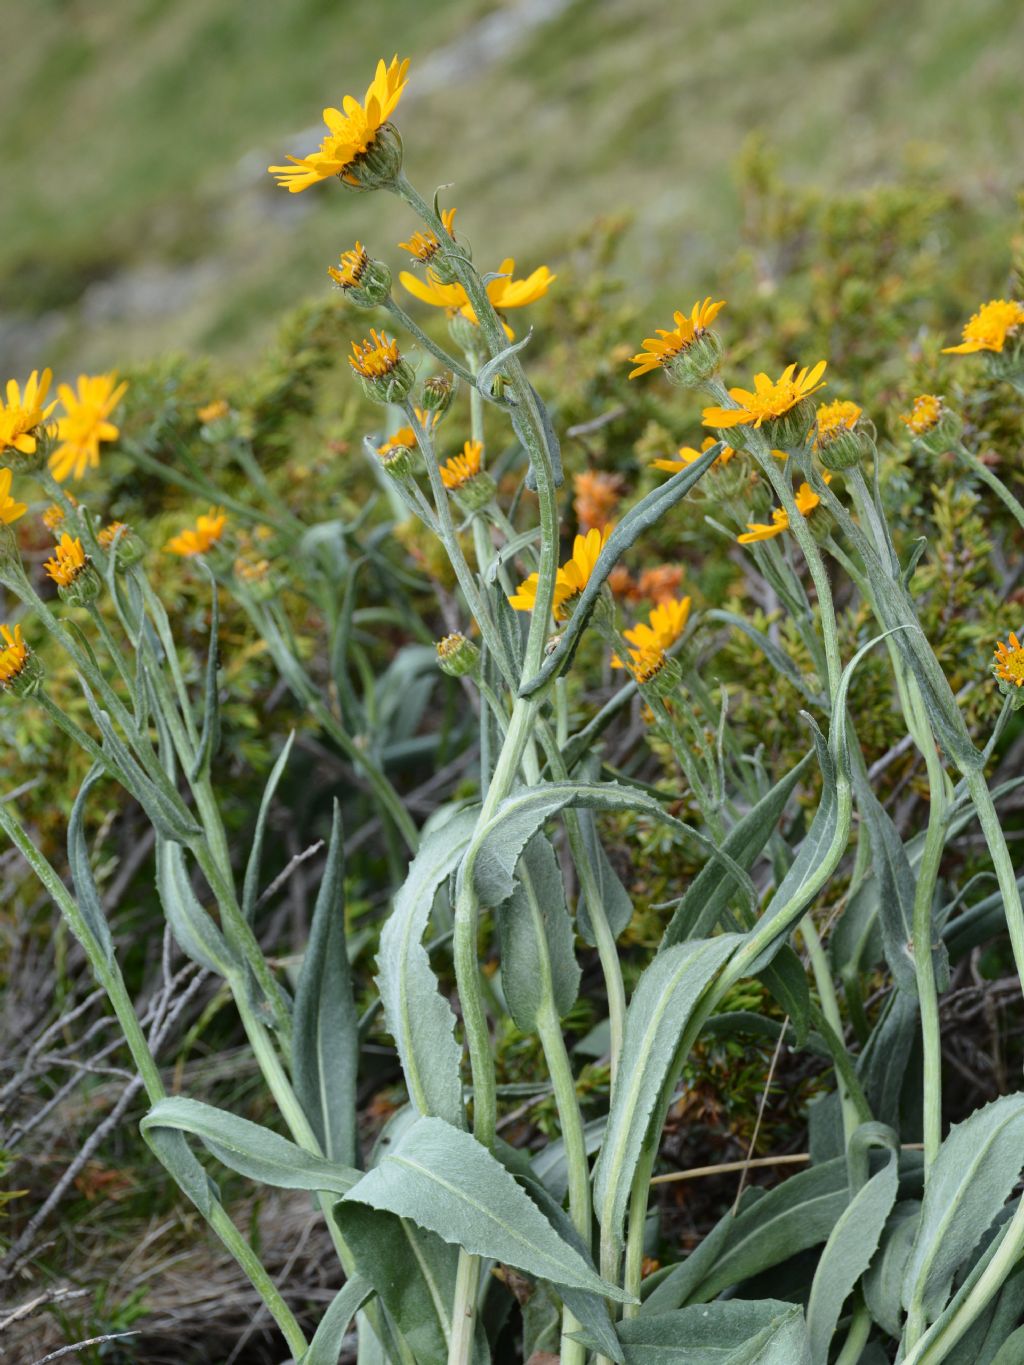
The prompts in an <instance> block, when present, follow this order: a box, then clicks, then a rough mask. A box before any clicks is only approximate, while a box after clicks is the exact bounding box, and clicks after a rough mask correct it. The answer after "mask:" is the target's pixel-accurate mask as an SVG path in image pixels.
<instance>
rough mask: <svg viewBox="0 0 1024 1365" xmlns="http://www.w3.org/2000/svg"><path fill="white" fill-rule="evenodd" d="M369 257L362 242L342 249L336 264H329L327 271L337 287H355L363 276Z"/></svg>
mask: <svg viewBox="0 0 1024 1365" xmlns="http://www.w3.org/2000/svg"><path fill="white" fill-rule="evenodd" d="M369 264H370V257H369V255H368V253H367V250H366V248H365V247H364V246H363V244H362V242H356V244H355V246H354V247H350V248H349V250H348V251H343V252H342V253H341V257H340V258H339V260H338V264H337V265H329V266H328V267H327V273H328V275H330V277H331V279H332V280H333V281H334V283H335V284H336V285H337V286H338V288H339V289H355V288H356V286H357V285H358V284H359V281H360V280H361V279H362V278H363V274H364V272H365V270H366V267H367V266H368V265H369Z"/></svg>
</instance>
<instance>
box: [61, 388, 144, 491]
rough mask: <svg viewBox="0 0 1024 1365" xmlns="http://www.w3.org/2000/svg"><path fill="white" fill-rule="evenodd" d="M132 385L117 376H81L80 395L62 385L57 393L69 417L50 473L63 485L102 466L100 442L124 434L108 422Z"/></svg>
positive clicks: (115, 438)
mask: <svg viewBox="0 0 1024 1365" xmlns="http://www.w3.org/2000/svg"><path fill="white" fill-rule="evenodd" d="M127 388H128V385H127V384H125V383H122V384H118V383H117V375H116V373H111V374H97V375H92V376H90V375H86V374H80V375H79V376H78V392H77V393H76V392H75V390H74V389H72V388H71V387H70V386H69V385H68V384H61V385H60V386H59V387H58V389H57V392H58V394H59V395H60V401H61V402H62V403H63V404H64V413H65V415H64V416H63V417H62V418H61V419H60V421H59V422H58V423H57V435H58V437H59V439H60V441H61V444H60V445H59V446H58V447H57V449H56V450H55V451H54V452H53V454H52V455H51V456H50V473H51V474H52V475H53V477H54V478H55V479H56V480H57V481H58V482H59V483H63V482H64V480H65V479H66V478H68V477H69V475H70V476H73V477H74V478H76V479H80V478H81V477H82V475H83V474H84V473H85V471H86V470H87V469H89V468H90V467H91V468H93V469H95V468H96V467H97V465H98V464H99V462H100V442H101V441H116V440H117V438H118V436H119V435H120V431H119V430H118V428H117V427H115V426H114V424H113V423H112V422H108V421H107V418H108V417H109V416H110V414H111V413H112V412H113V411H114V409H115V408H116V407H117V405H118V403H120V401H121V399H122V398H123V397H124V393H125V390H126V389H127Z"/></svg>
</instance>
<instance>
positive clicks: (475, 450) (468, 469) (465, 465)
mask: <svg viewBox="0 0 1024 1365" xmlns="http://www.w3.org/2000/svg"><path fill="white" fill-rule="evenodd" d="M483 453H484V443H483V441H467V442H466V443H465V445H463V447H462V454H461V455H453V456H452V458H451V459H450V460H446V461H445V462H444V464H443V465H442V466H441V482H442V483H443V484H444V486H445V488H447V489H449V490H450V491H451V492H455V490H456V489H458V488H461V487H462V486H463V484H466V483H469V481H470V479H475V478H476V476H477V475H478V474H479V473H480V457H481V455H483Z"/></svg>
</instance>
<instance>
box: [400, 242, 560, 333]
mask: <svg viewBox="0 0 1024 1365" xmlns="http://www.w3.org/2000/svg"><path fill="white" fill-rule="evenodd" d="M515 269H516V263H515V261H514V260H513V258H512V257H511V256H508V257H506V259H505V260H503V261H502V263H501V265H500V266H499V267H498V270H497V271H496V274H497V276H498V277H499V278H496V279H492V280H490V281H489V282H488V284H487V285H485V289H486V291H487V297H488V298H489V299H490V301H491V303H492V305H493V306H494V308H495V309H496V310H497V311H498V312H499V313H504V312H507V311H508V310H509V309H510V308H525V307H526V305H527V304H530V303H535V302H536V300H537V299H540V298H543V297H544V295H545V294H546V293H547V292H548V290H549V289H550V288H551V285H552V284H553V283H554V282H555V280H556V279H557V278H558V276H557V275H552V273H551V271H550V270H549V269H548V268H547V266H546V265H542V266H539V267H538V268H537V269H536V270H535V271H534V272H533V273H532V274H531V275H527V276H526V278H525V279H522V280H517V279H515V278H514V276H515ZM398 278H399V279H400V280H401V281H402V283H403V284H404V285H405V287H406V289H408V291H409V293H410V294H412V295H413V297H414V298H417V299H419V300H420V302H421V303H429V304H430V305H431V306H432V307H434V308H445V309H447V310H448V312H449V313H453V314H458V315H459V316H460V317H463V318H465V319H466V321H467V322H471V323H474V324H475V323H476V322H477V316H476V313H475V312H474V311H473V305H472V304H471V303H470V301H469V295H468V294H467V293H466V291H465V289H463V287H462V285H461V284H458V283H456V284H442V283H441V281H440V280H439V279H438V278H437V276H436V275H434V274H433V273H432V272H431V271H429V270H428V271H427V278H426V279H425V280H421V279H419V278H418V277H417V276H416V275H412V274H410V273H409V271H408V270H403V271H402V273H401V274H400V275H399V277H398Z"/></svg>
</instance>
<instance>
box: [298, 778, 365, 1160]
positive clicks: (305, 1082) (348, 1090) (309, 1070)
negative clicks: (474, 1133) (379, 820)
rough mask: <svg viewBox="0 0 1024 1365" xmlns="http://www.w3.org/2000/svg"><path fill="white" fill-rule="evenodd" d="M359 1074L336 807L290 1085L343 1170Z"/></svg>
mask: <svg viewBox="0 0 1024 1365" xmlns="http://www.w3.org/2000/svg"><path fill="white" fill-rule="evenodd" d="M358 1070H359V1015H358V1013H357V1012H356V1004H355V1000H354V998H353V995H352V975H351V971H350V969H349V961H348V949H347V946H346V943H345V854H344V848H343V833H342V827H341V810H340V807H339V806H338V803H337V802H335V803H334V817H333V823H332V826H331V842H330V845H329V847H328V850H327V864H326V866H325V867H324V873H323V880H322V881H321V882H320V890H319V892H318V894H317V898H316V907H315V909H314V911H313V923H312V926H311V928H310V931H309V942H308V943H307V944H306V952H305V955H304V957H303V959H302V969H301V971H300V972H299V981H298V986H297V987H296V991H295V1007H294V1027H293V1030H292V1078H293V1084H294V1086H295V1093H296V1095H297V1096H298V1100H299V1103H300V1104H301V1105H302V1108H303V1109H304V1111H305V1114H306V1117H307V1118H308V1119H309V1121H310V1123H311V1124H312V1126H313V1131H314V1132H315V1133H316V1135H317V1139H318V1140H319V1143H320V1147H321V1149H322V1151H323V1153H324V1155H325V1156H326V1157H328V1158H329V1159H330V1160H331V1161H340V1162H341V1163H342V1165H345V1166H355V1165H357V1164H358V1151H359V1139H358V1136H357V1132H356V1079H357V1075H358Z"/></svg>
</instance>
